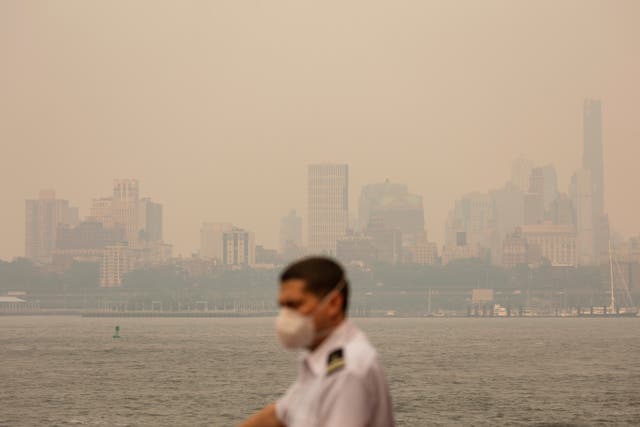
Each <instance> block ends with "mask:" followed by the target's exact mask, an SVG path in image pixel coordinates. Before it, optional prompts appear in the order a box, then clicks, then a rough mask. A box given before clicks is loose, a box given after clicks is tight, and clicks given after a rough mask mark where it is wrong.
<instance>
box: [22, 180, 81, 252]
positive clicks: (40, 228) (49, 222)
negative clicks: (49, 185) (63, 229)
mask: <svg viewBox="0 0 640 427" xmlns="http://www.w3.org/2000/svg"><path fill="white" fill-rule="evenodd" d="M77 222H78V209H77V208H74V207H71V206H69V201H68V200H62V199H56V193H55V191H53V190H43V191H41V192H40V195H39V198H38V199H35V200H26V201H25V256H26V257H27V258H28V259H30V260H32V261H34V262H37V263H50V262H51V254H52V251H53V250H54V249H55V247H56V240H57V237H58V236H57V234H58V227H59V226H61V225H68V226H74V225H75V224H77Z"/></svg>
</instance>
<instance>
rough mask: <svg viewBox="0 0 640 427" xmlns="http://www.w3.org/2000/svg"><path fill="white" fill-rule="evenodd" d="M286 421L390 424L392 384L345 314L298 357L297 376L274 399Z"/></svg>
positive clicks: (292, 424) (327, 425) (313, 426)
mask: <svg viewBox="0 0 640 427" xmlns="http://www.w3.org/2000/svg"><path fill="white" fill-rule="evenodd" d="M276 416H277V417H278V419H279V420H280V421H281V422H282V423H283V424H284V425H286V426H287V427H392V426H393V425H394V421H393V414H392V408H391V398H390V396H389V387H388V385H387V380H386V378H385V374H384V371H383V370H382V367H381V366H380V363H379V362H378V355H377V353H376V350H375V349H374V348H373V346H372V345H371V344H370V343H369V340H368V339H367V337H366V336H365V335H364V334H363V333H362V331H360V329H358V328H357V327H356V326H355V325H354V324H353V323H351V322H350V321H348V320H345V321H344V322H343V323H342V324H341V325H340V326H338V327H337V328H336V329H335V330H334V331H333V332H332V333H331V335H329V336H328V337H327V338H326V339H325V340H324V341H323V342H322V344H320V346H319V347H318V348H317V349H316V350H315V351H313V352H311V353H305V354H303V355H302V357H301V360H300V367H299V371H298V378H297V379H296V382H295V383H293V385H292V386H291V387H289V389H288V390H287V392H286V393H285V395H284V396H283V397H282V398H280V399H279V400H278V401H277V402H276Z"/></svg>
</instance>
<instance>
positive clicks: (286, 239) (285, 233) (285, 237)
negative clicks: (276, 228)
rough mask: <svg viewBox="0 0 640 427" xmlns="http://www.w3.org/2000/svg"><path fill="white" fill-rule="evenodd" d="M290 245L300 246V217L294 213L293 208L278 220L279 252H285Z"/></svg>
mask: <svg viewBox="0 0 640 427" xmlns="http://www.w3.org/2000/svg"><path fill="white" fill-rule="evenodd" d="M291 246H293V247H296V248H300V247H301V246H302V218H300V217H299V216H298V215H297V214H296V211H295V209H292V210H291V211H290V212H289V214H288V215H287V216H285V217H283V218H282V220H281V221H280V253H285V251H286V250H287V249H288V248H290V247H291Z"/></svg>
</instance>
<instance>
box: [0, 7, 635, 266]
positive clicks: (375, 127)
mask: <svg viewBox="0 0 640 427" xmlns="http://www.w3.org/2000/svg"><path fill="white" fill-rule="evenodd" d="M638 22H640V1H634V0H629V1H586V0H579V1H578V0H576V1H558V0H553V1H541V0H532V1H512V0H505V1H477V0H469V1H456V2H451V1H444V0H443V1H428V0H415V1H377V0H366V1H365V0H362V1H348V0H347V1H345V0H340V1H321V2H320V1H306V0H296V1H238V0H230V1H179V2H176V1H171V2H166V1H158V0H153V1H136V2H111V1H102V2H97V1H86V0H78V1H58V2H25V1H22V0H3V1H2V2H0V58H2V64H1V66H0V143H1V144H2V154H1V156H0V182H1V190H2V196H3V198H2V220H1V221H0V236H1V242H0V258H3V259H11V258H12V257H14V256H17V255H23V254H24V199H25V198H34V197H36V196H37V194H38V191H39V190H40V189H42V188H55V189H56V191H57V193H58V196H59V197H61V198H66V199H69V200H71V201H72V202H73V203H74V204H75V205H77V206H79V207H80V209H81V215H83V216H84V215H86V214H88V207H89V204H90V200H91V199H92V198H94V197H100V196H107V195H109V194H110V192H111V187H112V182H113V179H114V178H138V179H139V180H140V182H141V190H142V193H143V195H145V196H150V197H152V198H153V199H155V200H156V201H159V202H161V203H163V204H164V206H165V237H166V240H167V241H169V242H171V243H173V244H174V245H175V248H176V250H175V251H174V253H175V254H179V253H181V254H183V255H188V254H190V253H191V252H192V251H195V250H197V248H198V245H199V227H200V223H201V222H202V221H203V220H208V221H231V222H233V223H235V224H236V225H238V226H241V227H244V228H248V229H250V230H254V231H255V232H256V240H257V242H258V243H264V244H266V245H268V246H275V245H276V242H277V233H278V226H279V220H280V217H281V216H282V215H284V214H286V213H287V211H288V210H289V209H290V208H296V209H298V211H300V212H301V213H303V216H306V194H305V191H306V165H307V164H308V163H310V162H319V161H336V162H346V163H348V164H349V165H350V168H351V169H350V175H351V207H352V212H353V214H356V207H357V204H356V201H357V196H358V194H359V192H360V188H361V186H362V185H363V184H366V183H371V182H378V181H382V180H384V179H385V178H389V179H391V180H392V181H397V182H403V183H406V184H408V185H409V187H410V190H411V191H413V192H415V193H418V194H421V195H422V196H423V197H424V202H425V217H426V226H427V229H428V231H429V235H430V237H431V238H432V239H434V240H437V241H440V242H441V240H442V236H443V229H444V221H445V217H446V214H447V211H448V210H449V209H450V208H451V207H452V205H453V203H454V200H455V199H457V198H459V197H460V196H462V195H463V194H465V193H467V192H470V191H486V190H488V189H490V188H493V187H498V186H501V185H502V184H503V183H504V182H505V181H506V180H507V178H508V177H509V173H510V168H511V162H512V160H513V159H514V158H516V157H517V156H519V155H521V154H524V155H526V156H527V157H529V158H531V159H532V160H534V161H535V162H537V163H541V164H542V163H554V164H555V165H556V167H557V168H558V174H559V180H560V187H561V189H562V190H564V191H566V188H567V185H568V182H569V178H570V176H571V174H572V173H573V171H574V170H575V169H576V168H578V167H579V166H580V163H581V156H582V152H581V151H582V150H581V143H582V102H583V99H584V98H585V97H600V98H602V102H603V118H604V142H605V186H606V191H605V199H606V200H605V203H606V208H607V210H608V211H609V213H610V217H611V222H612V228H613V229H614V230H616V231H618V232H622V233H624V234H637V233H638V232H640V223H639V221H638V218H639V217H640V192H639V191H638V189H637V187H636V183H637V182H638V169H639V166H640V25H638ZM305 219H306V218H305Z"/></svg>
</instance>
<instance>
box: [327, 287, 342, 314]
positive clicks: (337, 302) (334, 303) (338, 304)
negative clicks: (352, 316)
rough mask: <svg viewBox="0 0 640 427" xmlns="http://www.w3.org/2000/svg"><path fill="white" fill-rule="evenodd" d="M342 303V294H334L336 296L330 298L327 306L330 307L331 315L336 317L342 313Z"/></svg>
mask: <svg viewBox="0 0 640 427" xmlns="http://www.w3.org/2000/svg"><path fill="white" fill-rule="evenodd" d="M343 303H344V295H342V292H336V294H335V295H334V296H333V297H332V298H331V301H330V302H329V305H330V307H331V314H332V315H334V316H335V315H337V314H339V313H342V304H343Z"/></svg>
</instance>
